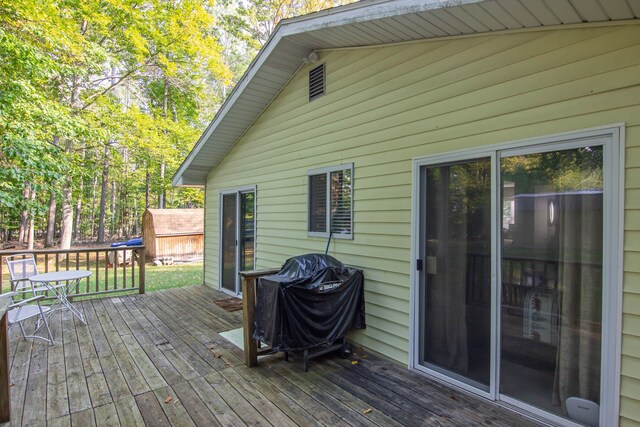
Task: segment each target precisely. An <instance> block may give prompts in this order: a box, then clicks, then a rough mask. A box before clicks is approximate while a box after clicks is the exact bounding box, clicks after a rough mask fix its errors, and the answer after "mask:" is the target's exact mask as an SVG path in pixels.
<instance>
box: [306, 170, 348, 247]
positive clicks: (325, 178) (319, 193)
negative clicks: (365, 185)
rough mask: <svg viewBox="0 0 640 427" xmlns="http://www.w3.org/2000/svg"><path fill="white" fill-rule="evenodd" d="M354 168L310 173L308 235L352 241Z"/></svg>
mask: <svg viewBox="0 0 640 427" xmlns="http://www.w3.org/2000/svg"><path fill="white" fill-rule="evenodd" d="M352 208H353V165H346V166H345V165H342V166H336V167H331V168H324V169H319V170H314V171H309V234H311V235H316V236H328V235H329V232H332V233H333V235H334V237H344V238H351V236H352V231H353V230H352V227H353V221H352V211H353V209H352Z"/></svg>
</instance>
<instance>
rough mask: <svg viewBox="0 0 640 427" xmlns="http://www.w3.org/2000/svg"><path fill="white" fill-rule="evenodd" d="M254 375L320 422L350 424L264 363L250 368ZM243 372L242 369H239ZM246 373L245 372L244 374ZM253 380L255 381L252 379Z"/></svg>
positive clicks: (329, 424) (330, 424)
mask: <svg viewBox="0 0 640 427" xmlns="http://www.w3.org/2000/svg"><path fill="white" fill-rule="evenodd" d="M250 371H251V372H252V373H253V375H255V376H257V377H261V378H264V379H265V380H266V381H268V382H269V383H270V384H272V385H273V386H274V387H276V388H277V389H278V390H280V391H281V392H282V393H284V394H286V395H287V396H288V397H289V398H290V399H291V400H293V401H294V402H296V403H297V404H298V405H299V406H300V408H302V409H303V410H304V411H306V412H308V413H310V414H311V415H313V416H314V417H315V418H316V419H317V420H318V421H320V423H322V424H324V425H327V426H335V425H342V424H349V423H348V422H347V420H345V419H344V418H340V416H339V415H337V414H336V413H335V412H333V411H332V410H331V408H327V407H325V406H324V405H322V403H320V402H318V401H317V400H315V399H314V398H313V397H311V396H309V395H308V394H307V393H305V392H304V391H303V390H302V389H301V388H300V387H298V385H297V384H295V383H293V382H292V381H290V380H289V379H288V378H286V377H283V376H281V375H279V374H277V373H276V372H274V371H273V370H271V369H270V368H267V367H265V366H264V365H259V366H258V367H257V368H254V369H250ZM239 372H242V371H239ZM243 375H244V374H243ZM251 381H255V380H253V379H251Z"/></svg>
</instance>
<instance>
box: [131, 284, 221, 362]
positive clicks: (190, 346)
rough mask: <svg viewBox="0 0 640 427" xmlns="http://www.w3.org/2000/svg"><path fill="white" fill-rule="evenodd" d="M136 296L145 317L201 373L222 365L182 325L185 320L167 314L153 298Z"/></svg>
mask: <svg viewBox="0 0 640 427" xmlns="http://www.w3.org/2000/svg"><path fill="white" fill-rule="evenodd" d="M134 298H135V299H134V300H135V301H136V302H138V303H139V305H138V307H139V308H140V310H141V311H142V313H143V314H144V315H145V317H147V319H148V320H149V321H150V322H152V323H153V324H154V325H155V327H156V328H157V329H158V330H159V331H161V332H162V333H163V334H164V336H165V338H166V342H167V343H169V344H171V345H172V346H173V348H175V349H176V350H178V351H179V352H180V354H182V356H184V357H185V359H186V360H187V362H189V364H190V365H191V366H193V367H194V368H195V369H196V370H197V371H198V372H199V373H200V375H206V374H207V373H209V372H211V371H213V370H215V368H216V367H218V368H220V367H221V366H220V362H219V361H217V360H214V359H215V358H214V357H212V355H211V354H210V352H209V351H208V350H207V349H206V348H205V347H203V346H202V343H200V342H199V341H198V340H196V339H195V338H194V337H193V336H192V335H191V333H190V332H189V330H188V329H185V328H183V327H182V326H181V324H182V321H183V320H181V319H176V318H175V317H172V316H169V315H167V314H166V313H165V312H164V311H163V310H162V308H161V307H159V306H158V305H157V304H156V303H155V302H154V301H153V300H152V298H144V299H142V298H139V297H138V296H136V297H134Z"/></svg>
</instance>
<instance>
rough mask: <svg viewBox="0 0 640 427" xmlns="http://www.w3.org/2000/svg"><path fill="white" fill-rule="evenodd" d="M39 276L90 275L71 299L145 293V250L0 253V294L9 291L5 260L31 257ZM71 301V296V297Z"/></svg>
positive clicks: (82, 281) (117, 249)
mask: <svg viewBox="0 0 640 427" xmlns="http://www.w3.org/2000/svg"><path fill="white" fill-rule="evenodd" d="M31 254H33V256H34V257H35V258H36V263H37V266H38V272H39V273H48V272H53V271H65V270H66V271H69V270H89V271H91V272H92V273H93V274H92V275H91V276H90V277H87V278H85V279H82V280H81V281H80V283H78V284H77V286H76V289H75V292H74V293H72V295H73V296H74V297H78V296H90V295H102V294H110V293H114V292H125V291H138V292H139V293H141V294H143V293H144V291H145V262H146V259H145V247H144V246H120V247H116V248H87V249H68V250H36V251H0V272H1V273H2V274H0V293H2V292H9V291H11V285H10V276H9V270H8V268H7V265H6V262H5V258H6V257H7V256H11V255H18V257H19V256H21V255H24V256H27V255H31ZM70 297H71V295H70Z"/></svg>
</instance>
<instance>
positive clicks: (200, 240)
mask: <svg viewBox="0 0 640 427" xmlns="http://www.w3.org/2000/svg"><path fill="white" fill-rule="evenodd" d="M142 243H143V244H144V245H145V248H146V256H147V257H148V258H149V259H151V260H153V259H156V258H160V259H162V258H167V257H171V258H173V260H174V261H190V260H194V259H199V258H202V257H203V255H204V252H203V249H204V209H147V210H146V211H145V212H144V214H143V215H142Z"/></svg>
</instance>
